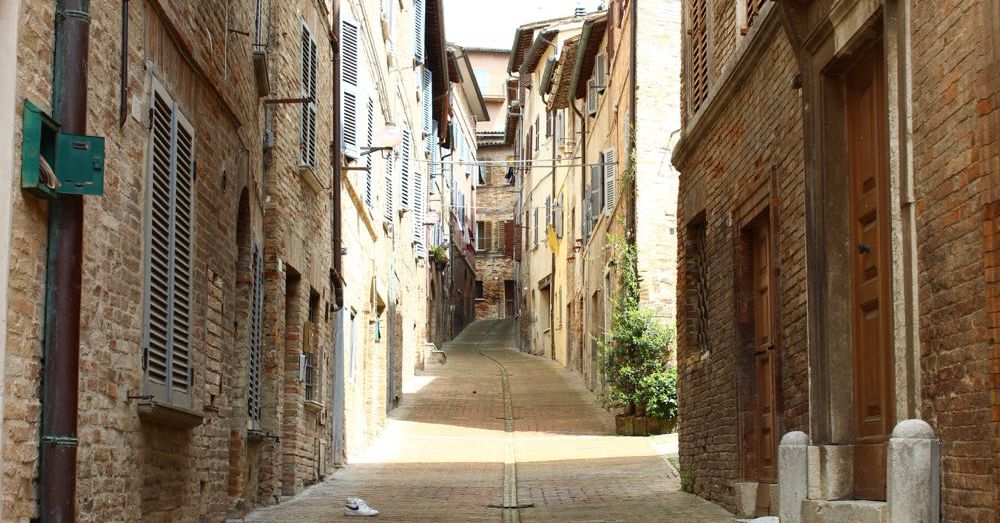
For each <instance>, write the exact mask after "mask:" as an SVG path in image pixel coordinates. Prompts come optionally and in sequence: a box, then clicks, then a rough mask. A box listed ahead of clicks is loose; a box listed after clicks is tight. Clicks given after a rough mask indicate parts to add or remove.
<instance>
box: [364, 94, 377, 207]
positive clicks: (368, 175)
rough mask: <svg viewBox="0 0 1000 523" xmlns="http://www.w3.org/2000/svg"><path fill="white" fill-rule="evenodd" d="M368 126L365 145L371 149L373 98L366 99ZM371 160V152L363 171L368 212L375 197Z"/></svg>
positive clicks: (372, 139) (373, 143)
mask: <svg viewBox="0 0 1000 523" xmlns="http://www.w3.org/2000/svg"><path fill="white" fill-rule="evenodd" d="M367 122H368V126H367V133H365V145H366V146H367V147H368V148H369V149H371V148H372V147H373V146H374V145H375V99H374V98H373V99H371V100H368V119H367ZM372 161H373V157H372V155H371V154H369V155H368V156H365V162H366V165H367V167H368V170H366V171H365V187H364V190H365V208H366V209H367V210H368V214H369V215H370V214H371V213H372V200H373V199H374V197H375V188H374V178H375V174H374V173H373V172H372Z"/></svg>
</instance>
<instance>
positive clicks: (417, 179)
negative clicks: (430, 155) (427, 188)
mask: <svg viewBox="0 0 1000 523" xmlns="http://www.w3.org/2000/svg"><path fill="white" fill-rule="evenodd" d="M413 198H414V201H413V245H414V252H415V253H416V256H417V257H420V258H423V257H425V256H427V238H426V236H427V226H426V224H425V223H424V222H425V221H426V217H425V214H426V209H427V194H426V193H425V192H424V174H423V173H415V174H414V175H413Z"/></svg>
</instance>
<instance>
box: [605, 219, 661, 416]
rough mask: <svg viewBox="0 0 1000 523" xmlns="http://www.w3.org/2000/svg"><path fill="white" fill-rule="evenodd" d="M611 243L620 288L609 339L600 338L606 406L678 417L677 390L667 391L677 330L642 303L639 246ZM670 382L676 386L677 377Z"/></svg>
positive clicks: (616, 294)
mask: <svg viewBox="0 0 1000 523" xmlns="http://www.w3.org/2000/svg"><path fill="white" fill-rule="evenodd" d="M611 244H612V246H613V248H614V252H615V258H614V261H615V267H616V275H617V283H618V287H617V289H615V290H616V291H617V292H616V293H615V298H614V306H613V309H612V315H611V329H610V331H609V332H608V333H607V337H606V339H603V340H601V339H599V340H597V341H598V346H599V347H600V349H601V363H602V367H603V370H604V379H605V393H604V402H605V406H607V407H617V408H622V409H624V410H625V411H626V413H628V414H631V413H634V412H636V410H640V411H641V410H646V411H647V412H648V413H649V414H650V415H655V416H657V417H664V416H663V414H667V413H672V415H676V404H677V400H676V386H670V387H668V383H669V382H670V378H669V377H668V376H669V375H670V371H669V370H668V368H667V361H668V360H669V356H670V350H671V349H670V348H671V346H672V344H673V339H674V332H673V329H671V328H670V327H669V326H667V325H664V324H663V323H661V322H660V321H659V320H657V319H656V317H655V316H654V315H653V312H652V311H650V310H648V309H647V308H645V307H643V306H642V304H641V303H640V300H639V276H638V271H637V269H636V253H635V246H634V245H631V244H628V243H626V242H623V241H621V239H620V238H612V240H611ZM605 292H610V289H606V290H605ZM672 383H674V384H676V373H673V382H672ZM671 405H672V406H673V407H672V408H671V407H670V406H671ZM650 407H652V410H651V409H650Z"/></svg>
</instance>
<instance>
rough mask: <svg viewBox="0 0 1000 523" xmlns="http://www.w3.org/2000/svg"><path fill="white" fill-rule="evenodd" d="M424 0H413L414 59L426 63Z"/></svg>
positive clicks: (419, 62)
mask: <svg viewBox="0 0 1000 523" xmlns="http://www.w3.org/2000/svg"><path fill="white" fill-rule="evenodd" d="M425 12H426V10H425V9H424V0H413V25H414V27H413V60H414V62H416V63H418V64H422V63H424V27H425V25H426V21H425V20H424V18H425Z"/></svg>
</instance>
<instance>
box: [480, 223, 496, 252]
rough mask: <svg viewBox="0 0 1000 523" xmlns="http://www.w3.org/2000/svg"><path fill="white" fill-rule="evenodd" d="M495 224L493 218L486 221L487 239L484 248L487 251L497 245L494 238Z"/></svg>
mask: <svg viewBox="0 0 1000 523" xmlns="http://www.w3.org/2000/svg"><path fill="white" fill-rule="evenodd" d="M494 226H495V223H494V222H493V221H492V220H490V221H488V222H486V241H485V242H483V249H484V250H486V251H492V250H494V248H495V246H494V245H493V240H494V237H495V235H494V234H493V227H494Z"/></svg>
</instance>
